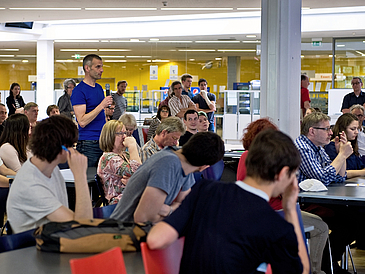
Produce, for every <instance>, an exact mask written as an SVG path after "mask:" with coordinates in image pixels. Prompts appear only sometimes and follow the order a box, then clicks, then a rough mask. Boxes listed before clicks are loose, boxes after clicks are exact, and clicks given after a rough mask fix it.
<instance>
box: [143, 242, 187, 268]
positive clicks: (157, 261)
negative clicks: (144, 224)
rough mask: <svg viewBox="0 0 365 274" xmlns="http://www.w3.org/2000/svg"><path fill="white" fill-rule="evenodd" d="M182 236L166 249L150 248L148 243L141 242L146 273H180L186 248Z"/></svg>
mask: <svg viewBox="0 0 365 274" xmlns="http://www.w3.org/2000/svg"><path fill="white" fill-rule="evenodd" d="M184 240H185V238H184V237H182V238H180V239H178V240H176V241H175V242H174V243H173V244H171V245H170V246H168V247H167V248H165V249H159V250H150V249H149V248H148V246H147V244H146V243H141V252H142V259H143V265H144V270H145V272H146V274H157V273H158V274H178V273H179V270H180V261H181V257H182V253H183V248H184Z"/></svg>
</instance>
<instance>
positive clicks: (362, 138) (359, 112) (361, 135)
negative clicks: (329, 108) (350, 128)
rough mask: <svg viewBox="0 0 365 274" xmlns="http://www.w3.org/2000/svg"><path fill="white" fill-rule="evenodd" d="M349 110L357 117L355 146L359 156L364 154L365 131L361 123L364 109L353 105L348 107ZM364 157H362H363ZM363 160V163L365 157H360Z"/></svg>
mask: <svg viewBox="0 0 365 274" xmlns="http://www.w3.org/2000/svg"><path fill="white" fill-rule="evenodd" d="M350 112H351V113H352V114H353V115H355V116H356V117H357V119H359V127H358V134H357V146H358V150H359V154H360V156H361V157H362V156H365V132H364V127H363V125H362V123H363V122H364V112H365V109H364V107H363V106H362V105H359V104H357V105H353V106H352V107H351V108H350ZM363 158H364V159H363ZM362 159H363V162H364V163H365V157H362Z"/></svg>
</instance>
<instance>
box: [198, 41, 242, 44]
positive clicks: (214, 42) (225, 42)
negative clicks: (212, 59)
mask: <svg viewBox="0 0 365 274" xmlns="http://www.w3.org/2000/svg"><path fill="white" fill-rule="evenodd" d="M195 43H202V44H203V43H206V44H232V43H240V41H195Z"/></svg>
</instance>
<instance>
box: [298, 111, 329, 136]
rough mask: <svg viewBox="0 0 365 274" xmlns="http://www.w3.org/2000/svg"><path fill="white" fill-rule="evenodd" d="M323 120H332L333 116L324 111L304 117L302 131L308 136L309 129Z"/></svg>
mask: <svg viewBox="0 0 365 274" xmlns="http://www.w3.org/2000/svg"><path fill="white" fill-rule="evenodd" d="M322 121H331V118H330V117H329V116H328V115H326V114H324V113H323V112H314V113H311V114H308V115H307V116H305V117H304V118H303V121H302V126H301V131H300V133H301V134H303V135H305V136H307V135H308V132H309V129H310V128H311V127H313V126H317V125H318V124H319V123H320V122H322Z"/></svg>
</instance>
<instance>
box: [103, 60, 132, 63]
mask: <svg viewBox="0 0 365 274" xmlns="http://www.w3.org/2000/svg"><path fill="white" fill-rule="evenodd" d="M104 62H105V63H112V62H113V63H125V62H127V60H105V61H104Z"/></svg>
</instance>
